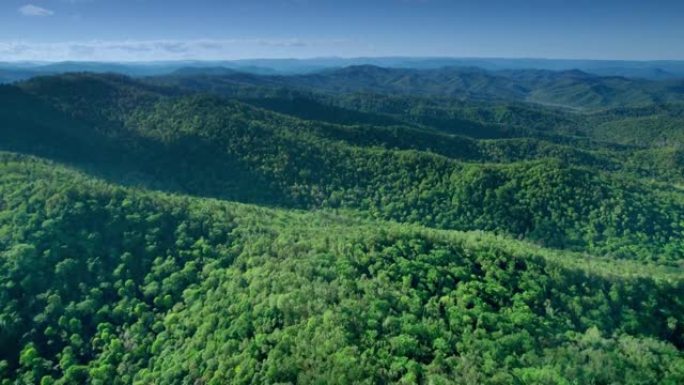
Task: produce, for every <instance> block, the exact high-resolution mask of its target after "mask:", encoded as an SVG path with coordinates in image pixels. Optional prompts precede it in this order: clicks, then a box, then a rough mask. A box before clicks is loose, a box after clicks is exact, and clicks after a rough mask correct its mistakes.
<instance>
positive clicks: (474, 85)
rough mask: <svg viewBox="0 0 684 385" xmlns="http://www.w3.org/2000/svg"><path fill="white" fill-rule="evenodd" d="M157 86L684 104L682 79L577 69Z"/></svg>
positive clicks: (457, 70) (365, 68) (572, 104)
mask: <svg viewBox="0 0 684 385" xmlns="http://www.w3.org/2000/svg"><path fill="white" fill-rule="evenodd" d="M156 81H160V82H162V83H166V84H176V85H180V86H183V87H188V88H192V89H201V90H206V89H214V90H220V89H221V88H223V87H228V88H232V87H236V86H240V87H244V86H269V87H287V88H294V89H300V90H317V91H324V92H333V93H358V92H362V93H379V94H394V95H396V94H400V95H412V96H430V97H449V98H458V99H470V100H485V101H492V100H500V101H523V102H533V103H537V104H542V105H552V106H561V107H567V108H578V109H604V108H613V107H623V106H644V105H649V104H652V103H667V102H682V101H683V100H684V96H683V94H684V83H683V81H682V80H681V79H670V80H661V81H656V80H645V79H634V78H626V77H619V76H612V77H604V76H597V75H592V74H589V73H586V72H582V71H578V70H569V71H546V70H500V71H486V70H483V69H479V68H467V67H445V68H439V69H409V68H382V67H376V66H372V65H360V66H352V67H346V68H341V69H331V70H326V71H322V72H318V73H312V74H305V75H291V76H283V75H257V74H246V73H239V72H230V71H226V73H220V71H217V70H216V69H208V70H206V71H202V70H201V69H187V70H179V71H177V72H176V73H175V74H171V75H168V76H162V77H159V78H157V80H156Z"/></svg>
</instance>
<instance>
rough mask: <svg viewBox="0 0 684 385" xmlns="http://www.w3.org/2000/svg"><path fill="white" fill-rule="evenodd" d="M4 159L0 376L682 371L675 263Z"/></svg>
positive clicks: (348, 377)
mask: <svg viewBox="0 0 684 385" xmlns="http://www.w3.org/2000/svg"><path fill="white" fill-rule="evenodd" d="M1 157H2V161H1V162H0V167H1V168H2V173H0V175H1V177H0V178H1V180H0V186H1V188H2V194H1V195H0V196H2V201H1V203H2V206H1V207H2V211H1V212H0V229H1V231H0V245H2V248H3V250H4V251H3V253H2V259H1V260H2V265H1V266H2V269H0V271H1V272H2V281H3V282H4V284H3V286H2V287H1V289H0V298H3V309H2V318H0V319H1V320H2V324H3V325H4V326H3V328H2V334H0V340H1V341H2V347H3V348H2V350H0V362H2V368H3V373H4V374H3V377H4V378H5V380H4V382H3V383H11V381H12V380H13V379H17V381H20V382H17V383H38V382H40V383H59V384H71V383H74V384H75V383H83V382H85V381H88V382H92V383H114V384H118V383H121V384H126V383H160V384H161V383H164V384H169V383H179V384H180V383H193V382H194V383H196V382H198V381H200V382H207V383H226V382H230V383H254V382H258V383H283V382H291V383H294V382H299V383H321V382H325V383H349V382H358V383H390V382H419V381H433V382H452V381H454V382H462V383H501V384H503V383H510V382H511V381H515V380H516V379H517V380H521V381H524V382H526V383H541V382H539V381H549V380H550V379H558V380H560V379H563V378H576V379H583V378H584V379H593V380H596V379H597V378H600V379H601V381H602V382H604V383H611V382H619V383H624V384H630V383H634V384H636V383H654V384H655V383H660V384H676V383H678V382H680V381H681V380H682V378H683V377H682V375H683V373H682V372H681V367H682V364H683V363H684V361H683V360H684V358H682V357H681V354H680V353H679V351H678V350H677V349H678V348H681V347H682V344H684V341H683V340H682V339H681V336H682V333H681V332H682V329H681V328H682V325H683V321H684V320H682V318H681V317H682V314H684V312H683V310H684V309H683V308H682V306H684V304H682V302H681V299H682V298H684V296H683V295H682V294H684V293H683V290H684V281H682V277H681V276H680V275H679V273H677V275H671V273H667V272H665V271H659V270H658V269H654V270H644V269H643V268H638V267H636V266H633V265H631V264H630V263H629V262H613V263H611V264H605V263H600V261H598V260H597V261H593V262H590V263H588V264H587V263H586V262H583V258H584V257H582V256H579V255H575V254H570V253H568V254H561V253H552V252H549V251H545V250H542V249H539V248H537V247H534V246H531V245H529V244H525V243H520V242H517V241H511V240H508V239H505V238H499V237H492V236H490V235H485V234H482V233H460V232H439V231H434V230H428V229H424V228H419V227H414V226H407V225H400V224H390V223H382V222H369V221H365V220H358V219H352V218H348V217H346V216H344V215H340V214H333V213H332V212H314V213H303V212H285V211H280V210H276V211H274V210H270V209H262V208H257V207H253V206H242V205H236V204H230V203H223V202H219V201H214V200H206V199H189V198H183V197H174V196H168V195H163V194H158V193H149V192H144V191H138V190H131V189H122V188H118V187H113V186H111V185H108V184H105V183H102V182H98V181H93V180H91V179H89V178H85V177H84V176H82V175H79V174H77V173H74V172H73V171H69V170H65V169H63V168H61V167H59V166H56V165H54V164H50V163H44V162H41V161H36V160H34V159H31V158H26V157H19V156H13V155H9V154H3V155H2V156H1ZM28 266H31V268H30V269H28V268H27V267H28ZM658 277H660V278H658ZM510 293H515V294H514V295H511V294H510ZM635 352H638V355H635Z"/></svg>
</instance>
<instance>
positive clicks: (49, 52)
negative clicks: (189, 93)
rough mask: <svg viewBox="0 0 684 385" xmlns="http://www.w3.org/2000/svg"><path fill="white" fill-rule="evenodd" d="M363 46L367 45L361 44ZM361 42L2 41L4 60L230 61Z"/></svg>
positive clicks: (335, 50)
mask: <svg viewBox="0 0 684 385" xmlns="http://www.w3.org/2000/svg"><path fill="white" fill-rule="evenodd" d="M361 47H363V46H361ZM358 48H359V44H358V43H357V42H355V41H351V40H344V39H337V40H334V39H331V40H303V39H297V38H278V39H267V38H252V39H222V40H210V39H203V40H125V41H100V40H92V41H81V42H58V43H35V42H21V41H13V42H2V41H0V61H64V60H90V61H155V60H230V59H242V58H254V57H269V58H277V57H306V56H319V55H320V53H321V52H323V53H324V54H325V55H327V54H330V55H333V54H337V55H344V52H345V50H352V49H353V50H358Z"/></svg>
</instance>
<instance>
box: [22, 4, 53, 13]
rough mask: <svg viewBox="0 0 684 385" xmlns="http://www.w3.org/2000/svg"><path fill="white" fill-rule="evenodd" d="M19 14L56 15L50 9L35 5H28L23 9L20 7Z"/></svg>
mask: <svg viewBox="0 0 684 385" xmlns="http://www.w3.org/2000/svg"><path fill="white" fill-rule="evenodd" d="M19 13H21V14H22V15H24V16H52V15H54V14H55V13H54V12H53V11H51V10H49V9H46V8H43V7H39V6H37V5H33V4H26V5H24V6H23V7H19Z"/></svg>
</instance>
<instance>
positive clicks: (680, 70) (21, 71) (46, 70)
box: [0, 57, 684, 82]
mask: <svg viewBox="0 0 684 385" xmlns="http://www.w3.org/2000/svg"><path fill="white" fill-rule="evenodd" d="M359 65H374V66H378V67H387V68H414V69H439V68H443V67H459V68H471V67H477V68H481V69H484V70H488V71H501V70H522V69H524V70H527V69H537V70H551V71H568V70H575V69H576V70H580V71H584V72H587V73H590V74H594V75H600V76H622V77H628V78H640V79H651V80H663V79H675V78H683V77H684V61H676V60H671V61H665V60H661V61H621V60H613V61H611V60H560V59H557V60H554V59H505V58H419V57H417V58H411V57H378V58H348V59H344V58H319V59H245V60H234V61H168V62H140V63H134V62H128V63H127V62H123V63H105V62H57V63H39V62H35V63H32V62H24V63H10V62H5V63H0V82H11V81H16V80H24V79H27V78H29V77H31V76H36V75H41V74H42V75H50V74H53V75H54V74H58V73H64V72H82V71H88V72H100V73H102V72H117V73H122V74H126V75H130V76H151V75H164V74H169V73H172V72H174V71H177V70H179V69H182V68H212V67H213V68H228V69H233V70H236V71H240V72H247V73H254V74H265V75H292V74H305V73H312V72H319V71H322V70H328V69H334V68H342V67H349V66H359Z"/></svg>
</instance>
